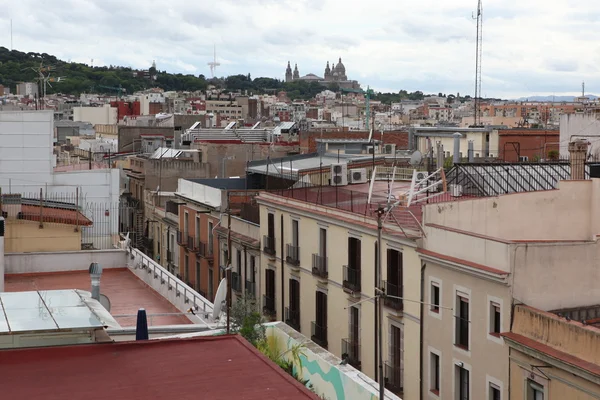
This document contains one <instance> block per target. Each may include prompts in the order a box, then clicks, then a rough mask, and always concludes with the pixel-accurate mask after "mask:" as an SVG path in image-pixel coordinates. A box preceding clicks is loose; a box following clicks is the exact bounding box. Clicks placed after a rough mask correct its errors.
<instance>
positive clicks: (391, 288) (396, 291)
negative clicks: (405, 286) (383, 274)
mask: <svg viewBox="0 0 600 400" xmlns="http://www.w3.org/2000/svg"><path fill="white" fill-rule="evenodd" d="M383 284H384V291H385V294H386V295H388V296H394V297H384V299H383V304H384V305H385V306H386V307H390V308H393V309H394V310H402V309H403V308H404V303H403V302H402V299H396V298H395V297H402V286H398V285H394V284H393V283H391V282H390V281H385V282H384V283H383Z"/></svg>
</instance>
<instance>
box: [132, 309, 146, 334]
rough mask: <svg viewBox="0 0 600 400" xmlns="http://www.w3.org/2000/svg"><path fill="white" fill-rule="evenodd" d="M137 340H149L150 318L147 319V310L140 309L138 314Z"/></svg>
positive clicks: (136, 325)
mask: <svg viewBox="0 0 600 400" xmlns="http://www.w3.org/2000/svg"><path fill="white" fill-rule="evenodd" d="M135 340H148V318H147V317H146V310H144V309H143V308H140V309H139V310H138V313H137V323H136V324H135Z"/></svg>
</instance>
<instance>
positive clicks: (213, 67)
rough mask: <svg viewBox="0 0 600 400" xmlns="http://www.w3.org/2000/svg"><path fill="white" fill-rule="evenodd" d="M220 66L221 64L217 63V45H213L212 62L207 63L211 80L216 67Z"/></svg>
mask: <svg viewBox="0 0 600 400" xmlns="http://www.w3.org/2000/svg"><path fill="white" fill-rule="evenodd" d="M220 65H221V64H220V63H219V62H218V61H217V45H215V48H214V55H213V60H212V61H211V62H209V63H208V66H209V67H210V75H211V76H212V77H213V78H214V77H215V71H216V70H217V67H218V66H220Z"/></svg>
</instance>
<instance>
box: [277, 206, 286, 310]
mask: <svg viewBox="0 0 600 400" xmlns="http://www.w3.org/2000/svg"><path fill="white" fill-rule="evenodd" d="M284 258H285V257H284V256H283V214H281V320H283V319H284V318H285V317H284V315H283V314H284V313H285V279H284V275H285V274H284V272H285V270H284V267H285V264H284ZM275 315H277V312H275Z"/></svg>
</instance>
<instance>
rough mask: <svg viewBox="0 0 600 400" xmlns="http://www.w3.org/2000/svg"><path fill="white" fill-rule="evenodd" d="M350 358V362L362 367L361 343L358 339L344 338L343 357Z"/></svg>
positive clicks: (356, 366)
mask: <svg viewBox="0 0 600 400" xmlns="http://www.w3.org/2000/svg"><path fill="white" fill-rule="evenodd" d="M346 357H347V359H348V364H350V365H352V366H353V367H354V368H356V369H360V367H361V364H360V345H359V344H358V340H356V339H352V338H350V339H342V359H344V358H346Z"/></svg>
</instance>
